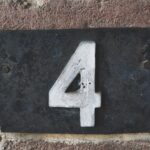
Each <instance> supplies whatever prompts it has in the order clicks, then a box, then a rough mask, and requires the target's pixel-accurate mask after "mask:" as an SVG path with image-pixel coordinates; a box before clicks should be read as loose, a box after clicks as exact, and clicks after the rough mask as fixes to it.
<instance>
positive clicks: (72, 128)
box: [0, 28, 150, 134]
mask: <svg viewBox="0 0 150 150" xmlns="http://www.w3.org/2000/svg"><path fill="white" fill-rule="evenodd" d="M81 41H94V42H95V43H96V74H95V76H96V81H95V85H96V91H100V92H101V93H102V104H101V107H100V108H97V109H96V112H95V126H94V127H80V114H79V113H80V111H79V109H78V108H52V107H49V106H48V93H49V90H50V88H51V87H52V86H53V84H54V83H55V81H56V80H57V78H58V77H59V75H60V73H61V72H62V70H63V68H64V66H65V65H66V64H67V62H68V60H69V59H70V57H71V56H72V54H73V53H74V51H75V50H76V48H77V46H78V44H79V43H80V42H81ZM77 80H79V79H77ZM76 88H77V87H76V81H75V82H73V83H72V85H71V86H70V89H71V90H72V91H73V90H75V89H76ZM56 98H57V97H56ZM149 115H150V29H148V28H147V29H142V28H136V29H133V28H130V29H86V30H48V31H46V30H41V31H1V32H0V126H1V130H2V131H3V132H43V133H44V132H47V133H95V134H100V133H103V134H109V133H133V132H150V119H149Z"/></svg>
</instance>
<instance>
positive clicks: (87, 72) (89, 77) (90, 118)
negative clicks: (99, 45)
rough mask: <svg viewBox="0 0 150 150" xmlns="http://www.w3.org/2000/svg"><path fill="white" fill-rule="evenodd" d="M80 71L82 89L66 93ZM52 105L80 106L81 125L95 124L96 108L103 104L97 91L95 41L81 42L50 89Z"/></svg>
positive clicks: (50, 102) (91, 125) (50, 104)
mask: <svg viewBox="0 0 150 150" xmlns="http://www.w3.org/2000/svg"><path fill="white" fill-rule="evenodd" d="M78 73H80V76H81V81H80V89H79V90H77V91H75V92H70V93H66V90H67V88H68V87H69V85H70V84H71V82H72V81H73V80H74V78H75V77H76V76H77V74H78ZM49 106H50V107H66V108H80V125H81V127H93V126H94V125H95V108H98V107H100V106H101V95H100V93H95V42H93V41H84V42H81V43H80V44H79V46H78V47H77V49H76V51H75V53H74V54H73V55H72V57H71V59H70V60H69V62H68V64H67V65H66V66H65V68H64V70H63V71H62V73H61V74H60V76H59V78H58V79H57V80H56V82H55V84H54V85H53V87H52V88H51V89H50V91H49Z"/></svg>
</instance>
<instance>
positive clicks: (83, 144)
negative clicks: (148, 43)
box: [0, 0, 150, 150]
mask: <svg viewBox="0 0 150 150" xmlns="http://www.w3.org/2000/svg"><path fill="white" fill-rule="evenodd" d="M98 27H150V1H149V0H0V29H11V30H15V29H58V28H59V29H63V28H98ZM38 149H39V150H49V149H50V150H51V149H52V150H55V149H59V150H81V149H82V150H112V149H115V150H125V149H127V150H133V149H135V150H141V149H144V150H149V149H150V134H148V133H145V134H144V133H143V134H140V133H139V134H120V135H58V134H57V135H53V134H15V133H0V150H38Z"/></svg>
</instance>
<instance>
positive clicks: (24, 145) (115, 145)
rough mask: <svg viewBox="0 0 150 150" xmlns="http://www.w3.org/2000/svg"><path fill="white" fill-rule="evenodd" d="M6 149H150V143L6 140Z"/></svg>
mask: <svg viewBox="0 0 150 150" xmlns="http://www.w3.org/2000/svg"><path fill="white" fill-rule="evenodd" d="M4 149H5V150H149V149H150V143H149V142H146V141H134V142H133V141H130V142H118V141H114V142H102V143H99V144H94V143H80V144H76V145H70V144H65V143H49V142H45V141H42V140H40V141H32V140H29V141H20V142H12V141H6V143H5V145H4Z"/></svg>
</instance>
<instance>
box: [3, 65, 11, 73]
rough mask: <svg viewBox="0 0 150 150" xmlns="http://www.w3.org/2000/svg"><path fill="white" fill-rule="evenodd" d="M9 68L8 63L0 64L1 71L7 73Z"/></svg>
mask: <svg viewBox="0 0 150 150" xmlns="http://www.w3.org/2000/svg"><path fill="white" fill-rule="evenodd" d="M10 70H11V68H10V66H9V65H8V64H3V65H2V66H1V71H2V72H3V73H9V72H10Z"/></svg>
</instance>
